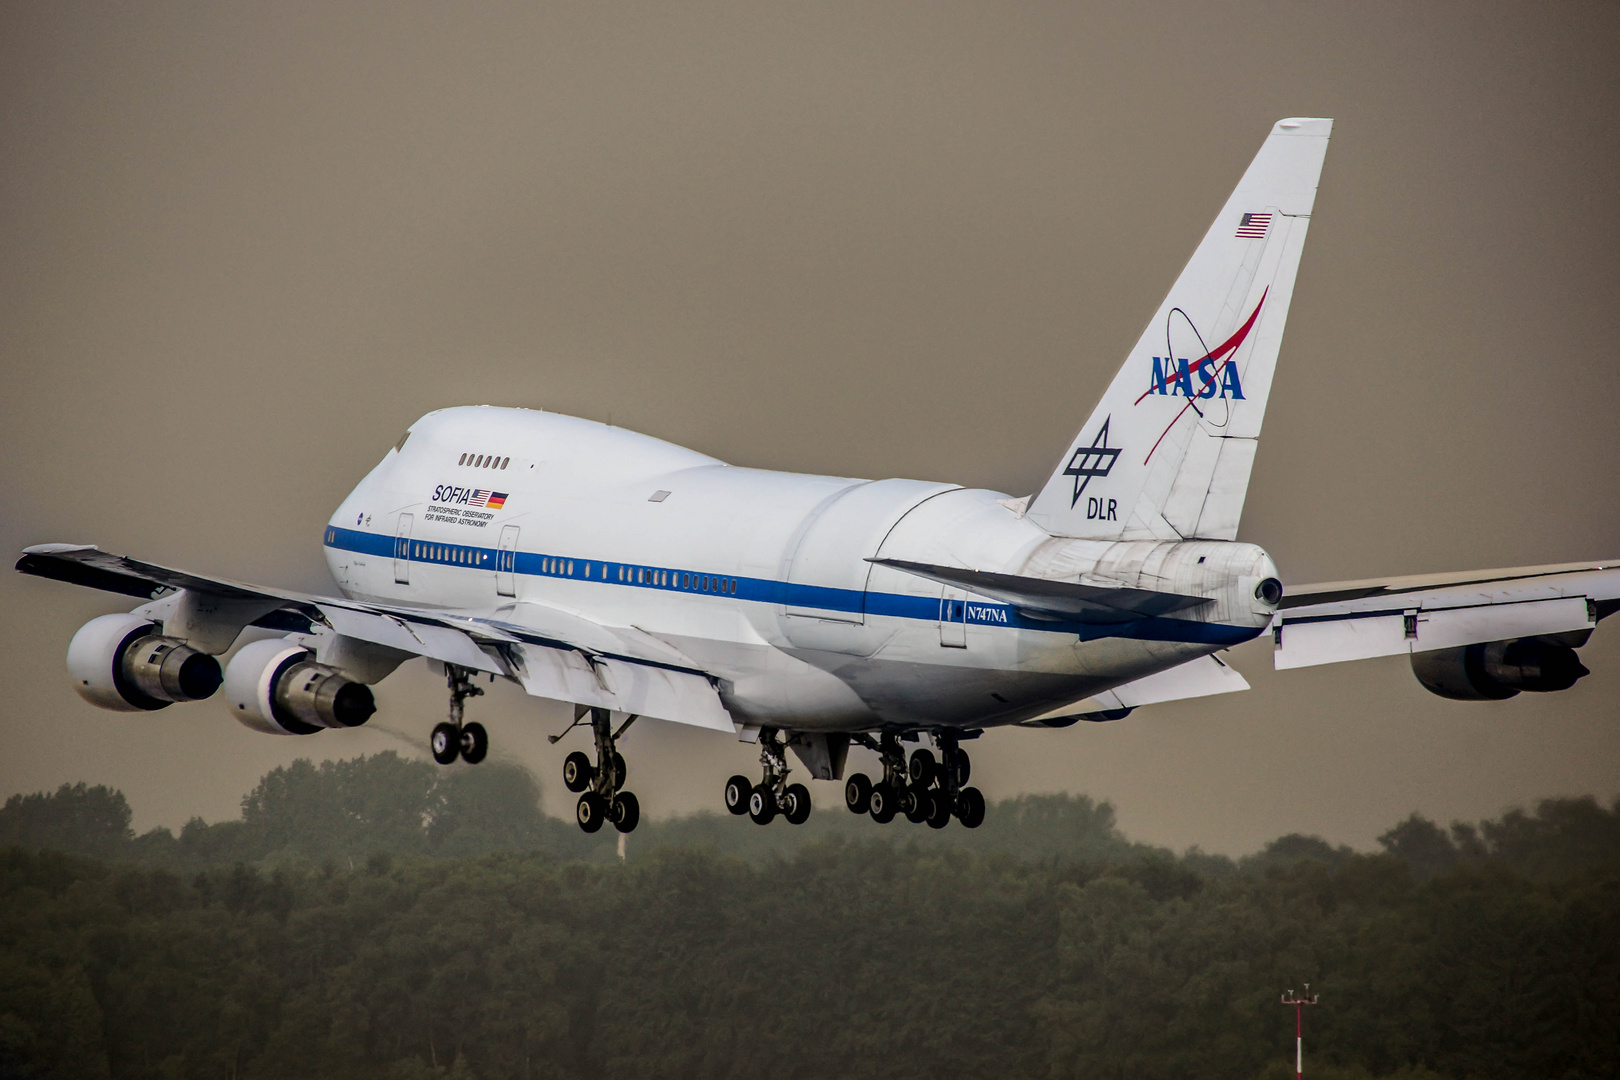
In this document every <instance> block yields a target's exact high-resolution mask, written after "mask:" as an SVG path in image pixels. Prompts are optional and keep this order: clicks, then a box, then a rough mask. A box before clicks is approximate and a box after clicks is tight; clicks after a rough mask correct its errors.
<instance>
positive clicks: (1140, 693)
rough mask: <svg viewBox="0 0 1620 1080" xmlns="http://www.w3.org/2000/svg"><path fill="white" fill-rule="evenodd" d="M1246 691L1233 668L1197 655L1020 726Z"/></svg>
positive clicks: (1245, 683)
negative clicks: (1184, 661) (1196, 657)
mask: <svg viewBox="0 0 1620 1080" xmlns="http://www.w3.org/2000/svg"><path fill="white" fill-rule="evenodd" d="M1248 688H1249V682H1248V680H1247V679H1245V678H1244V677H1243V676H1242V675H1239V674H1238V672H1237V669H1236V668H1234V667H1232V666H1231V665H1229V664H1225V663H1222V662H1221V660H1220V658H1219V657H1216V656H1200V657H1199V658H1198V659H1196V660H1189V661H1187V662H1186V663H1185V664H1178V665H1177V666H1175V667H1173V668H1170V669H1168V670H1166V671H1159V672H1155V673H1154V674H1152V675H1146V676H1143V677H1142V678H1140V679H1137V680H1135V681H1134V682H1128V683H1126V684H1124V685H1123V686H1116V687H1114V688H1113V689H1112V690H1104V691H1103V692H1102V693H1100V694H1093V695H1091V696H1090V697H1088V698H1084V699H1082V700H1080V701H1071V702H1069V704H1067V705H1064V706H1061V707H1059V708H1056V709H1053V710H1052V711H1051V712H1049V713H1044V714H1042V715H1041V716H1037V717H1035V718H1034V719H1032V720H1026V721H1024V723H1025V725H1026V726H1030V727H1063V726H1066V725H1065V724H1064V723H1063V721H1068V720H1076V719H1081V720H1093V719H1096V720H1103V719H1115V718H1118V717H1119V716H1120V714H1121V713H1126V712H1129V711H1130V710H1132V709H1135V708H1137V707H1138V706H1141V705H1157V704H1159V703H1161V702H1165V701H1186V700H1188V699H1190V698H1201V697H1213V696H1214V695H1216V694H1233V693H1236V692H1237V691H1239V690H1247V689H1248Z"/></svg>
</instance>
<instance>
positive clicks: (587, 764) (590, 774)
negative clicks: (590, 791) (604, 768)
mask: <svg viewBox="0 0 1620 1080" xmlns="http://www.w3.org/2000/svg"><path fill="white" fill-rule="evenodd" d="M595 779H596V767H595V766H594V765H592V764H591V759H590V758H588V757H586V756H585V755H584V754H583V753H582V752H580V751H578V750H575V751H574V752H573V753H572V754H569V755H568V756H567V757H565V758H563V784H564V785H565V786H566V787H567V788H568V790H569V791H572V792H574V793H575V794H578V793H579V792H581V791H584V790H585V789H586V788H588V787H590V786H591V781H592V780H595Z"/></svg>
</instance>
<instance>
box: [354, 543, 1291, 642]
mask: <svg viewBox="0 0 1620 1080" xmlns="http://www.w3.org/2000/svg"><path fill="white" fill-rule="evenodd" d="M325 542H326V546H327V547H329V548H335V549H337V550H339V551H352V552H354V553H356V554H359V555H375V556H378V557H379V558H385V559H386V558H393V559H405V560H407V561H409V562H413V563H425V564H428V565H434V566H458V567H465V568H466V569H468V570H479V571H483V572H485V573H495V572H506V573H512V574H517V575H520V576H525V577H542V578H567V579H570V580H575V581H589V582H594V583H596V584H602V585H618V586H622V587H626V588H634V589H654V590H657V591H660V592H679V593H697V594H699V595H711V596H713V595H721V596H727V597H730V598H732V599H736V600H749V601H753V602H755V603H763V604H780V605H782V606H784V607H793V608H804V609H806V610H811V611H828V612H844V613H849V614H859V613H865V614H867V615H880V616H888V617H890V618H896V619H916V620H919V621H923V622H939V621H941V616H942V615H943V614H944V612H943V611H942V609H941V605H942V604H943V603H945V601H943V600H941V599H940V598H939V597H931V596H907V595H905V594H902V593H881V592H861V591H859V590H856V589H833V588H828V587H827V586H824V585H799V584H795V583H793V582H790V581H776V580H773V579H770V578H751V577H740V576H737V575H732V574H712V573H702V572H694V571H692V570H677V569H675V568H673V567H668V566H651V565H648V564H646V563H620V562H609V561H605V560H602V559H581V558H570V557H568V556H566V555H544V554H537V553H534V552H528V551H518V552H505V553H503V552H501V551H499V550H498V549H496V548H490V547H478V546H476V545H471V544H442V543H436V542H431V541H427V540H415V539H410V538H408V537H403V536H402V537H392V536H386V535H382V534H378V533H373V532H364V531H361V530H359V529H343V528H338V527H337V526H335V525H333V526H328V527H327V529H326V535H325ZM503 555H504V558H505V561H506V563H507V565H502V559H503ZM951 603H954V604H957V605H960V608H959V610H960V611H961V615H960V617H957V616H956V615H955V614H954V612H953V614H952V621H957V622H963V623H965V624H967V625H971V626H993V627H1000V628H1004V629H1009V630H1039V631H1042V632H1045V633H1052V634H1073V635H1078V636H1079V637H1081V638H1084V639H1091V638H1104V637H1124V638H1136V639H1139V640H1147V641H1179V642H1191V643H1195V644H1200V645H1222V646H1226V645H1237V644H1240V643H1241V642H1245V641H1248V640H1249V639H1251V638H1254V637H1257V636H1258V635H1259V634H1260V632H1261V630H1263V629H1264V627H1250V626H1228V625H1226V624H1224V623H1203V622H1191V621H1189V620H1186V619H1171V618H1164V617H1157V618H1142V619H1135V620H1131V621H1129V622H1117V623H1082V622H1070V621H1067V620H1064V621H1049V620H1045V619H1032V618H1029V617H1028V616H1026V615H1024V614H1022V613H1021V612H1020V611H1019V610H1018V609H1017V608H1015V607H1012V606H1011V605H1009V604H998V603H994V602H990V601H978V600H973V601H965V600H954V601H951Z"/></svg>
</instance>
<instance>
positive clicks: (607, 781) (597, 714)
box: [551, 709, 641, 833]
mask: <svg viewBox="0 0 1620 1080" xmlns="http://www.w3.org/2000/svg"><path fill="white" fill-rule="evenodd" d="M585 711H586V710H582V711H581V712H580V713H579V714H577V715H576V716H575V717H574V724H573V725H570V726H569V730H570V731H571V730H573V727H574V725H577V724H578V723H579V721H580V718H581V717H582V716H583V715H584V713H585ZM588 711H589V713H590V724H591V731H592V733H593V734H594V735H595V736H596V760H595V761H594V762H593V761H592V760H591V759H590V756H589V755H587V754H585V753H584V752H583V751H580V750H575V751H574V752H573V753H571V754H569V755H568V756H567V757H566V758H564V759H563V784H564V785H565V786H566V787H567V788H568V790H569V791H573V792H579V793H581V794H580V796H579V802H577V803H576V804H575V805H574V820H575V821H576V822H577V823H578V824H579V827H580V828H581V829H582V830H584V831H585V832H588V833H593V832H597V831H598V830H600V829H601V828H602V826H603V825H606V824H608V823H609V822H611V823H612V825H613V827H614V828H615V829H618V830H619V831H620V832H622V833H627V832H631V831H633V830H634V829H635V827H636V824H637V823H638V822H640V821H641V803H640V802H639V801H638V800H637V799H636V797H635V795H634V794H633V793H631V792H628V791H625V790H624V783H625V780H626V778H627V777H628V776H629V774H630V769H629V766H627V765H626V764H625V761H624V755H623V754H620V753H619V751H618V746H617V744H618V740H619V737H620V736H621V735H623V734H624V733H625V730H626V729H627V728H629V726H630V725H631V724H633V723H635V722H636V717H634V716H632V717H630V718H629V719H627V720H626V721H625V722H624V723H623V724H622V725H621V726H620V727H619V730H618V731H614V730H613V723H612V716H611V714H610V713H609V712H608V710H606V709H590V710H588ZM563 734H564V735H566V734H567V732H566V731H565V732H564V733H563ZM560 738H562V735H554V736H551V741H552V742H556V741H557V740H558V739H560Z"/></svg>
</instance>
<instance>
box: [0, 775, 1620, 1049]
mask: <svg viewBox="0 0 1620 1080" xmlns="http://www.w3.org/2000/svg"><path fill="white" fill-rule="evenodd" d="M818 822H819V823H820V824H819V825H818ZM129 823H130V813H129V807H128V805H127V803H126V802H125V801H124V799H123V797H122V795H121V794H119V793H118V792H115V791H110V790H108V789H106V788H97V787H88V786H85V785H71V786H64V787H63V788H62V789H60V790H58V791H57V792H55V793H50V794H40V795H28V796H14V797H12V798H11V799H10V800H8V801H7V803H6V804H5V806H4V807H3V808H0V847H3V850H0V1076H6V1077H11V1076H30V1077H31V1076H39V1077H46V1076H49V1077H78V1076H86V1077H89V1076H94V1077H142V1078H144V1077H154V1078H156V1077H166V1078H167V1077H227V1076H228V1077H244V1078H257V1077H266V1078H270V1077H294V1076H298V1077H304V1076H322V1077H338V1078H343V1077H356V1078H359V1077H389V1078H398V1080H414V1078H418V1077H421V1078H427V1077H439V1076H443V1077H451V1076H455V1077H478V1078H486V1080H495V1078H506V1077H512V1078H519V1077H521V1078H530V1077H560V1078H576V1077H577V1078H586V1077H600V1076H613V1075H624V1076H637V1077H671V1078H674V1077H683V1078H684V1077H693V1078H697V1077H757V1076H763V1075H769V1076H772V1077H826V1076H834V1075H836V1076H855V1077H896V1078H898V1077H921V1076H929V1077H938V1076H1012V1077H1023V1076H1029V1077H1042V1078H1067V1077H1076V1078H1082V1077H1083V1078H1091V1077H1111V1078H1112V1077H1119V1078H1124V1077H1126V1076H1130V1077H1133V1078H1136V1077H1147V1078H1157V1077H1163V1078H1166V1080H1170V1078H1181V1077H1189V1078H1190V1077H1195V1076H1196V1077H1231V1078H1234V1080H1250V1078H1254V1080H1283V1077H1285V1076H1286V1075H1288V1074H1290V1073H1291V1071H1292V1050H1293V1022H1294V1021H1293V1016H1292V1010H1291V1009H1288V1008H1285V1007H1284V1006H1283V1005H1281V1004H1280V1003H1279V1001H1278V994H1279V992H1280V991H1281V990H1283V989H1285V988H1288V987H1294V988H1296V989H1300V988H1302V984H1303V983H1304V982H1306V981H1309V982H1310V983H1311V990H1312V992H1313V993H1320V994H1321V1002H1322V1003H1321V1005H1319V1006H1317V1007H1315V1008H1314V1009H1311V1010H1308V1015H1307V1021H1306V1022H1307V1063H1306V1073H1307V1075H1309V1076H1316V1077H1321V1078H1322V1080H1366V1078H1370V1077H1401V1078H1404V1080H1443V1078H1455V1080H1462V1078H1474V1077H1478V1078H1498V1077H1500V1078H1510V1077H1512V1078H1517V1077H1531V1076H1535V1077H1560V1078H1566V1077H1567V1078H1584V1077H1614V1076H1615V1075H1616V1072H1617V1068H1620V888H1617V886H1620V803H1615V804H1611V805H1609V806H1604V805H1602V804H1599V803H1598V802H1596V801H1595V800H1591V799H1574V800H1550V801H1547V802H1543V803H1541V804H1539V805H1538V806H1536V807H1534V808H1533V809H1529V810H1519V811H1513V812H1510V813H1508V814H1505V815H1503V816H1502V817H1501V818H1498V819H1495V820H1491V821H1485V822H1479V823H1476V824H1472V825H1469V824H1460V823H1459V824H1455V825H1452V826H1451V827H1449V828H1442V827H1440V826H1439V825H1437V824H1435V823H1433V822H1429V821H1427V820H1425V819H1423V818H1421V817H1417V816H1413V817H1410V818H1408V819H1407V820H1406V821H1403V822H1401V823H1399V824H1398V825H1396V826H1394V827H1393V828H1391V829H1390V830H1389V831H1388V832H1387V833H1385V835H1384V836H1383V837H1382V838H1381V843H1382V847H1383V849H1384V850H1383V851H1382V852H1380V853H1378V854H1374V855H1366V854H1357V853H1354V852H1352V851H1350V850H1349V849H1347V848H1335V847H1332V846H1330V845H1328V844H1326V843H1324V842H1323V841H1321V840H1319V839H1315V838H1311V837H1302V836H1288V837H1283V838H1281V839H1279V840H1277V841H1275V842H1273V843H1272V844H1270V845H1268V847H1267V848H1266V849H1265V850H1263V851H1262V852H1260V853H1258V854H1256V855H1254V856H1251V857H1249V858H1246V859H1242V860H1230V859H1225V858H1222V857H1217V856H1209V855H1203V854H1200V853H1198V852H1196V851H1193V852H1188V853H1184V854H1181V855H1176V854H1174V853H1171V852H1169V851H1165V850H1163V849H1158V848H1153V847H1150V846H1147V845H1141V844H1132V843H1130V842H1128V841H1127V840H1126V839H1125V838H1124V837H1123V836H1121V835H1120V833H1119V830H1118V828H1117V827H1116V825H1115V823H1114V819H1113V812H1112V809H1111V808H1110V807H1109V806H1108V805H1107V804H1099V803H1095V802H1093V801H1091V800H1089V799H1085V798H1083V797H1064V796H1042V797H1024V798H1022V799H1018V800H1009V801H1007V802H1004V803H1002V804H1001V805H999V806H997V807H994V808H993V813H992V815H991V816H990V818H989V819H988V820H987V822H986V825H985V828H984V829H981V830H978V831H976V832H972V833H969V832H967V831H965V830H945V831H942V832H939V833H932V832H928V831H926V830H924V831H918V830H906V831H902V832H898V833H897V832H895V831H893V828H892V827H891V828H890V829H889V830H887V831H885V830H882V829H881V828H879V827H876V826H870V825H869V824H868V823H864V822H863V821H862V820H861V819H855V818H853V817H850V816H847V815H835V814H830V813H823V814H819V815H817V816H816V817H813V818H812V819H811V824H810V825H807V826H804V827H803V828H801V829H798V830H787V829H758V828H756V827H754V826H752V825H750V824H748V823H747V822H746V821H739V820H738V819H732V818H729V817H721V816H716V815H708V814H705V815H696V816H694V817H691V818H682V819H675V820H673V821H668V822H658V823H653V822H649V823H646V824H644V826H643V829H645V830H646V836H645V837H644V836H643V832H642V830H638V831H637V833H636V834H635V835H634V836H633V837H632V838H631V840H632V842H633V843H635V844H636V846H635V847H634V848H633V849H632V856H631V857H630V858H629V859H627V860H626V861H624V862H620V861H619V860H618V859H617V858H616V856H615V852H614V847H613V844H612V841H611V840H602V839H601V838H599V837H584V836H583V835H582V834H580V833H579V832H578V831H577V830H574V829H572V827H571V825H570V824H569V823H564V822H558V821H556V820H554V819H550V818H548V817H546V816H545V815H544V814H543V813H541V812H540V810H539V803H538V791H537V789H536V788H535V786H534V783H533V781H532V780H531V779H529V778H528V777H527V775H526V774H524V773H522V772H521V771H520V770H518V769H515V768H510V767H506V768H502V767H491V764H490V763H486V764H485V765H483V766H480V768H479V769H477V770H472V769H469V770H461V771H456V770H449V771H444V772H439V771H436V770H434V769H433V768H432V767H430V766H423V765H421V763H417V762H412V761H409V760H406V759H401V758H399V757H397V756H395V755H393V754H380V755H376V756H374V757H370V758H362V759H358V760H355V761H348V762H335V763H327V764H324V765H321V766H314V765H311V764H310V763H308V762H299V763H296V764H295V765H293V766H289V767H287V768H285V769H277V770H275V771H273V772H272V773H270V774H268V775H267V776H266V777H265V778H264V779H263V781H261V783H260V784H259V785H258V786H257V787H256V788H255V789H254V791H253V792H251V793H249V795H248V796H247V797H246V798H245V799H244V802H243V815H242V818H241V819H240V820H239V821H232V822H224V823H217V824H212V825H205V824H203V823H201V822H192V823H190V824H188V825H187V826H186V827H185V828H184V829H182V830H181V831H180V834H179V835H178V836H176V835H174V834H171V833H169V832H168V831H167V830H153V831H151V832H148V833H145V834H143V835H139V836H137V835H135V834H134V833H133V832H132V831H131V830H130V826H129ZM749 845H752V846H749ZM772 845H775V846H772Z"/></svg>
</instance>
